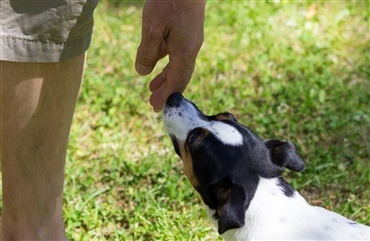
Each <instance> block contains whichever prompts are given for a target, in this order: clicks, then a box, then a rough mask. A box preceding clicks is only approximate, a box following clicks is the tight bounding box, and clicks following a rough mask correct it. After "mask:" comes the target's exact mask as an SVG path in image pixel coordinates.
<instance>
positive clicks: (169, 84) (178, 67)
mask: <svg viewBox="0 0 370 241" xmlns="http://www.w3.org/2000/svg"><path fill="white" fill-rule="evenodd" d="M194 65H195V58H189V59H183V58H181V57H178V56H174V55H172V56H171V55H170V62H169V64H168V66H166V72H164V74H165V78H166V80H165V85H163V89H162V91H163V93H162V96H163V100H166V99H167V98H168V96H170V95H171V94H172V93H175V92H179V93H182V92H184V90H185V89H186V86H187V84H188V83H189V81H190V78H191V75H192V73H193V70H194Z"/></svg>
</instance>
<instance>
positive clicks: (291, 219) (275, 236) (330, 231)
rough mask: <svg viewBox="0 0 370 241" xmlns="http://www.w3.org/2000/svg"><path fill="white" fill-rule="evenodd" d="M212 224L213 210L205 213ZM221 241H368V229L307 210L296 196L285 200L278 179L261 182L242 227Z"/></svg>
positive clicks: (320, 211)
mask: <svg viewBox="0 0 370 241" xmlns="http://www.w3.org/2000/svg"><path fill="white" fill-rule="evenodd" d="M207 213H208V215H209V217H210V218H211V220H212V222H213V223H214V224H215V225H216V226H217V220H215V219H214V218H212V214H213V213H214V210H207ZM222 237H223V238H224V239H225V240H243V241H244V240H370V229H369V227H366V226H365V225H362V224H359V223H355V222H353V221H351V220H348V219H346V218H344V217H342V216H340V215H338V214H336V213H334V212H331V211H328V210H326V209H323V208H320V207H315V206H310V205H309V204H308V203H307V202H306V201H305V199H304V198H303V197H302V196H300V195H299V193H298V192H295V194H294V195H293V196H291V197H288V196H286V195H285V194H284V192H283V191H282V190H281V187H280V186H279V184H278V179H277V178H274V179H265V178H261V179H260V182H259V184H258V187H257V190H256V193H255V196H254V197H253V199H252V201H251V203H250V206H249V207H248V209H247V211H246V214H245V225H244V227H242V228H239V229H232V230H228V231H227V232H225V233H224V234H223V235H222Z"/></svg>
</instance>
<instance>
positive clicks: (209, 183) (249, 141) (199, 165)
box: [173, 96, 305, 234]
mask: <svg viewBox="0 0 370 241" xmlns="http://www.w3.org/2000/svg"><path fill="white" fill-rule="evenodd" d="M177 97H178V98H180V96H177ZM193 105H194V104H193ZM194 106H195V105H194ZM195 107H196V106H195ZM197 110H198V109H197ZM194 118H200V119H201V120H202V121H206V122H209V123H214V122H223V123H224V124H227V125H230V126H232V127H234V128H235V129H236V131H238V132H239V133H240V134H241V136H242V142H241V143H237V144H235V145H232V144H225V143H223V142H222V140H220V139H218V138H217V136H216V133H212V131H211V129H206V128H205V127H199V126H198V127H195V128H194V129H193V130H190V131H189V132H188V136H187V139H186V141H185V143H183V145H184V146H181V148H179V147H178V146H177V147H176V144H174V145H175V150H177V151H176V152H178V149H182V150H184V151H185V152H186V157H187V158H188V157H190V161H191V167H192V174H194V176H193V178H194V179H195V180H196V181H193V182H192V183H196V185H193V186H194V187H195V188H196V190H197V191H198V192H199V194H200V195H201V198H202V199H203V201H204V203H205V204H206V205H207V206H209V208H210V209H213V210H215V211H216V213H215V218H217V219H218V227H219V228H218V232H219V233H220V234H222V233H224V232H226V231H227V230H230V229H234V228H240V227H242V226H244V221H245V212H246V210H247V209H248V207H249V205H250V202H251V200H252V199H253V197H254V195H255V193H256V190H257V186H258V183H259V179H260V178H261V177H262V178H276V177H280V175H281V174H282V173H283V171H284V169H285V168H288V169H290V170H293V171H302V170H303V169H304V167H305V165H304V163H303V161H302V159H301V158H300V156H299V155H298V153H297V150H296V147H295V146H294V145H293V144H292V143H290V142H283V141H277V140H269V141H265V140H264V139H262V138H260V137H259V136H258V135H257V134H255V133H254V132H253V131H251V130H250V129H249V128H247V127H246V126H243V125H241V124H240V123H238V121H237V120H236V118H235V117H234V116H233V115H232V114H230V113H221V114H219V115H214V116H206V115H204V114H203V113H201V112H200V111H199V113H197V114H196V116H194ZM234 131H235V130H234ZM173 140H174V139H173ZM173 142H174V143H176V141H173ZM178 154H179V153H178ZM187 160H188V159H187ZM279 185H280V187H281V189H282V191H283V192H284V193H285V195H286V196H289V197H291V196H293V195H294V189H293V188H292V187H291V186H290V185H289V184H287V183H286V182H285V181H284V182H283V180H282V179H281V180H280V182H279Z"/></svg>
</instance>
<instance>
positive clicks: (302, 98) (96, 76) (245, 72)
mask: <svg viewBox="0 0 370 241" xmlns="http://www.w3.org/2000/svg"><path fill="white" fill-rule="evenodd" d="M142 7H143V2H142V1H121V2H120V1H100V4H99V6H98V9H97V11H96V13H95V30H94V36H93V43H92V46H91V47H90V49H89V51H88V55H87V65H86V70H85V78H84V83H83V86H82V90H81V94H80V99H79V103H78V106H77V110H76V113H75V118H74V124H73V129H72V132H71V138H70V143H69V152H68V159H67V164H66V183H65V197H64V199H65V204H64V208H65V211H64V218H65V222H66V226H67V234H68V237H69V238H70V240H135V241H138V240H221V239H219V238H218V235H217V232H216V231H215V230H214V229H213V227H212V226H211V225H210V223H209V221H208V219H207V217H206V215H205V210H204V208H203V205H202V203H201V200H200V198H199V196H198V194H197V193H196V192H195V191H194V190H193V188H192V187H191V186H190V184H189V182H188V180H187V179H186V178H185V176H184V175H183V173H182V163H181V161H180V160H179V158H178V157H177V156H176V155H175V152H174V151H173V149H172V146H171V143H170V140H169V138H168V137H167V136H166V133H165V131H164V128H163V124H162V117H161V114H160V113H159V114H157V113H154V112H153V111H152V109H151V106H150V105H149V102H148V100H149V96H150V91H149V90H148V84H149V82H150V80H151V79H152V78H153V77H154V76H156V74H158V73H159V72H160V71H161V69H162V68H163V67H164V66H165V62H166V61H167V59H164V60H163V61H162V62H161V63H160V64H158V66H157V67H156V69H155V70H154V72H153V74H152V75H150V76H148V77H141V76H138V75H137V74H136V72H135V70H134V61H135V56H136V49H137V46H138V44H139V42H140V35H141V12H142ZM369 40H370V35H369V2H368V1H335V2H333V1H323V2H312V1H310V2H289V1H281V2H280V1H273V2H264V1H208V3H207V13H206V21H205V42H204V45H203V47H202V49H201V51H200V53H199V55H198V59H197V64H196V68H195V72H194V74H193V77H192V81H191V83H190V84H189V86H188V88H187V90H186V91H185V93H184V95H185V96H186V97H187V98H190V99H191V100H193V101H194V102H195V103H196V104H197V105H198V106H199V108H200V109H202V110H203V111H204V112H205V113H207V114H216V113H218V112H221V111H230V112H232V113H234V114H235V115H236V117H237V118H238V119H239V121H240V122H241V123H243V124H244V125H246V126H248V127H250V128H251V129H253V130H254V131H255V132H256V133H257V134H258V135H260V136H261V137H263V138H265V139H272V138H275V139H281V140H288V141H292V142H294V143H296V145H297V146H298V149H299V151H300V153H301V155H302V157H303V159H304V160H305V162H306V164H307V168H306V170H305V171H304V172H302V173H299V174H297V173H290V172H288V171H287V172H286V173H284V177H285V178H286V179H287V180H288V181H289V182H290V183H292V184H293V185H294V187H295V188H297V189H298V190H299V191H300V193H301V194H302V195H303V196H305V198H306V199H307V200H308V201H309V203H311V204H313V205H320V206H323V207H325V208H328V209H330V210H333V211H336V212H338V213H340V214H342V215H344V216H347V217H349V218H351V219H353V220H356V221H359V222H362V223H365V224H367V225H369V224H370V214H369V213H370V77H369V75H370V61H369V56H370V46H369Z"/></svg>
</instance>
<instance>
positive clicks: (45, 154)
mask: <svg viewBox="0 0 370 241" xmlns="http://www.w3.org/2000/svg"><path fill="white" fill-rule="evenodd" d="M84 61H85V55H84V54H83V55H81V56H78V57H76V58H74V59H71V60H68V61H63V62H59V63H14V62H6V61H0V97H1V105H0V114H1V119H0V120H1V122H0V131H1V160H2V173H3V174H2V176H3V177H2V178H3V212H2V239H3V240H66V236H65V232H64V222H63V217H62V199H63V182H64V164H65V155H66V149H67V142H68V136H69V131H70V126H71V121H72V116H73V112H74V109H75V105H76V101H77V97H78V92H79V89H80V85H81V80H82V76H83V67H84Z"/></svg>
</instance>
